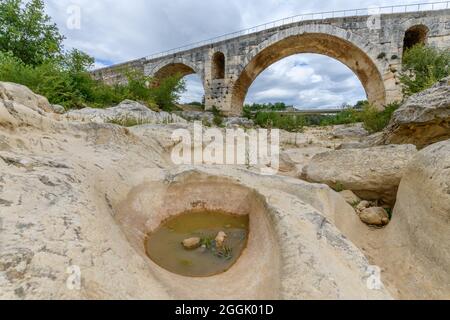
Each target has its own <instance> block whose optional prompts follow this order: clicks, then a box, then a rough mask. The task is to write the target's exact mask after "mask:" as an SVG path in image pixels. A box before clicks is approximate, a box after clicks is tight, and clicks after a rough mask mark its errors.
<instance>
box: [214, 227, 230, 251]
mask: <svg viewBox="0 0 450 320" xmlns="http://www.w3.org/2000/svg"><path fill="white" fill-rule="evenodd" d="M226 239H227V234H226V233H225V232H223V231H220V232H219V233H218V234H217V237H216V239H215V240H216V247H217V248H222V247H223V245H224V243H225V240H226Z"/></svg>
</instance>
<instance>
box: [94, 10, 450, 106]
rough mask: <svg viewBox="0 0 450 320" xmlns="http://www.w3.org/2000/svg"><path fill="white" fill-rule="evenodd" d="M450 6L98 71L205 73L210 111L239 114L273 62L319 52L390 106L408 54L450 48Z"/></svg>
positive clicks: (176, 52) (349, 16) (243, 37)
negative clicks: (422, 46)
mask: <svg viewBox="0 0 450 320" xmlns="http://www.w3.org/2000/svg"><path fill="white" fill-rule="evenodd" d="M449 5H450V2H436V3H428V4H418V5H409V6H393V7H381V8H373V9H357V10H346V11H338V12H323V13H315V14H304V15H299V16H295V17H291V18H287V19H283V20H279V21H275V22H271V23H268V24H264V25H260V26H257V27H254V28H251V29H247V30H243V31H239V32H236V33H231V34H227V35H224V36H221V37H217V38H214V39H210V40H206V41H202V42H199V43H195V44H191V45H187V46H184V47H180V48H177V49H173V50H169V51H166V52H162V53H158V54H155V55H151V56H148V57H145V58H142V59H138V60H134V61H130V62H126V63H122V64H119V65H115V66H111V67H107V68H104V69H99V70H95V71H93V75H94V77H96V78H97V79H100V80H103V81H105V82H107V83H117V82H122V81H124V77H123V76H122V73H121V72H122V71H123V70H124V68H132V69H137V70H141V71H143V72H144V73H145V74H146V75H150V76H154V77H157V78H164V77H167V76H170V75H173V74H177V73H179V74H181V75H182V76H186V75H189V74H194V73H196V74H198V75H199V76H200V78H201V79H202V82H203V86H204V89H205V104H206V108H207V109H211V108H212V107H213V106H216V107H218V108H219V109H221V110H222V111H224V112H225V113H228V114H239V113H240V112H241V110H242V106H243V103H244V100H245V97H246V94H247V92H248V89H249V87H250V85H251V84H252V83H253V81H254V80H255V79H256V77H257V76H258V75H259V74H260V73H261V72H262V71H264V70H265V69H266V68H268V67H269V66H270V65H271V64H273V63H275V62H277V61H278V60H280V59H283V58H285V57H287V56H290V55H293V54H298V53H317V54H322V55H326V56H329V57H331V58H334V59H337V60H339V61H340V62H342V63H344V64H345V65H346V66H347V67H349V68H350V69H351V70H352V71H353V72H354V73H355V74H356V75H357V76H358V78H359V80H360V81H361V83H362V85H363V86H364V88H365V91H366V94H367V98H368V100H369V101H370V102H372V103H373V104H375V105H378V106H380V107H381V106H383V105H385V104H387V103H389V102H393V101H396V100H399V99H401V97H402V90H401V85H400V82H399V72H400V70H401V64H402V55H403V52H404V50H405V49H407V48H409V47H411V46H413V45H415V44H417V43H427V44H429V45H433V46H436V47H439V48H449V47H450V7H449Z"/></svg>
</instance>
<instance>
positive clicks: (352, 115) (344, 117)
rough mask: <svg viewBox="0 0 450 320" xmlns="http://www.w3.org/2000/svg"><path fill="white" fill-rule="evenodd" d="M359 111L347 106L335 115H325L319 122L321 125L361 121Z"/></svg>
mask: <svg viewBox="0 0 450 320" xmlns="http://www.w3.org/2000/svg"><path fill="white" fill-rule="evenodd" d="M362 121H363V119H362V116H361V111H360V110H357V109H355V108H347V109H344V110H342V111H341V112H339V113H338V114H336V115H333V116H325V117H324V118H323V119H322V121H321V122H320V125H321V126H334V125H340V124H351V123H358V122H362Z"/></svg>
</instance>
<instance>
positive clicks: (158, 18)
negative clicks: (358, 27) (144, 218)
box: [45, 0, 426, 108]
mask: <svg viewBox="0 0 450 320" xmlns="http://www.w3.org/2000/svg"><path fill="white" fill-rule="evenodd" d="M417 2H418V0H400V1H398V0H381V1H376V0H359V1H349V0H330V1H326V2H325V1H300V0H246V1H245V0H227V1H223V0H127V1H123V0H45V3H46V9H47V11H48V13H49V15H50V16H51V17H52V18H53V19H54V21H55V22H56V23H57V24H58V26H59V28H60V30H61V32H62V33H63V34H64V35H65V36H66V37H67V39H66V41H65V46H66V48H78V49H80V50H83V51H85V52H87V53H89V54H90V55H92V56H94V57H95V58H96V66H97V67H101V66H107V65H111V64H115V63H119V62H124V61H127V60H130V59H136V58H141V57H144V56H147V55H149V54H151V53H156V52H160V51H163V50H166V49H171V48H175V47H179V46H181V45H184V44H188V43H192V42H197V41H200V40H204V39H208V38H212V37H214V36H218V35H221V34H225V33H229V32H232V31H237V30H240V29H244V28H249V27H252V26H254V25H258V24H261V23H265V22H268V21H272V20H276V19H281V18H284V17H289V16H293V15H296V14H301V13H307V12H322V11H330V10H343V9H354V8H368V7H371V6H385V5H402V4H408V3H409V4H410V3H417ZM419 2H426V1H424V0H422V1H419ZM78 10H79V11H80V17H81V20H80V24H79V28H78V25H77V23H76V20H74V19H73V17H75V16H77V13H78ZM74 21H75V22H74ZM186 80H187V87H188V91H187V92H186V93H185V95H184V96H183V98H182V100H183V102H190V101H200V100H201V98H202V96H203V88H202V85H201V83H200V80H199V78H198V77H197V76H195V75H192V76H188V77H186ZM365 97H366V95H365V92H364V89H363V88H362V86H361V84H360V82H359V80H358V78H357V77H356V76H355V75H354V74H353V73H352V72H351V71H350V70H349V69H348V68H347V67H346V66H344V65H342V64H341V63H339V62H338V61H336V60H333V59H330V58H327V57H324V56H321V55H313V54H301V55H295V56H291V57H288V58H285V59H283V60H281V61H279V62H278V63H276V64H273V65H272V66H271V67H270V68H268V69H267V70H265V71H264V72H263V73H262V74H261V75H260V76H259V77H258V78H257V79H256V81H255V82H254V83H253V85H252V87H251V88H250V91H249V94H248V96H247V102H248V103H252V102H278V101H283V102H286V103H288V104H292V105H294V106H296V107H298V108H325V107H337V106H339V105H341V104H343V103H345V102H347V103H355V102H356V101H358V100H362V99H365Z"/></svg>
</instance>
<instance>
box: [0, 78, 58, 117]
mask: <svg viewBox="0 0 450 320" xmlns="http://www.w3.org/2000/svg"><path fill="white" fill-rule="evenodd" d="M0 99H3V100H5V101H14V102H16V103H19V104H22V105H24V106H26V107H28V108H30V109H33V110H34V111H38V112H39V111H41V112H42V111H45V112H53V109H52V107H51V104H50V103H49V102H48V100H47V98H45V97H43V96H40V95H38V94H35V93H34V92H33V91H31V90H30V89H28V88H27V87H25V86H23V85H20V84H16V83H11V82H0Z"/></svg>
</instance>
